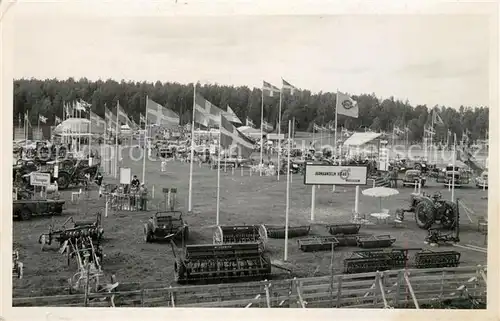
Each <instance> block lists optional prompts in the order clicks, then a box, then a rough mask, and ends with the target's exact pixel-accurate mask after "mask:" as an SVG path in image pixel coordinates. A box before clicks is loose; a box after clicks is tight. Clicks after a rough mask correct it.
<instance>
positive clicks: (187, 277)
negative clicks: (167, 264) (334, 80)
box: [171, 242, 271, 284]
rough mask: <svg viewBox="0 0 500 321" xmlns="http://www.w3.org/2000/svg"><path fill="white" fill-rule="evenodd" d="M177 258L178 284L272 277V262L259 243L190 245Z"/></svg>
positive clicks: (175, 254)
mask: <svg viewBox="0 0 500 321" xmlns="http://www.w3.org/2000/svg"><path fill="white" fill-rule="evenodd" d="M171 244H172V251H173V253H174V256H175V264H174V271H175V280H176V282H177V283H179V284H193V283H213V282H215V283H225V282H238V281H258V280H264V279H268V278H269V277H270V276H271V260H270V258H269V256H267V255H266V254H265V253H264V252H263V251H262V250H261V249H260V244H259V243H257V242H252V243H233V244H202V245H187V246H186V247H185V248H184V250H183V251H182V252H183V253H176V252H177V251H176V248H175V244H174V243H173V242H171Z"/></svg>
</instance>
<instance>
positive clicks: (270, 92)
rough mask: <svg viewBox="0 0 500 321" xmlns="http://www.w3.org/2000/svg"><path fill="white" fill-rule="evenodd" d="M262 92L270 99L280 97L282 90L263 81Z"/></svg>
mask: <svg viewBox="0 0 500 321" xmlns="http://www.w3.org/2000/svg"><path fill="white" fill-rule="evenodd" d="M262 92H263V94H264V95H266V96H269V97H278V96H279V94H280V89H279V88H278V87H276V86H273V85H271V84H270V83H268V82H266V81H263V82H262Z"/></svg>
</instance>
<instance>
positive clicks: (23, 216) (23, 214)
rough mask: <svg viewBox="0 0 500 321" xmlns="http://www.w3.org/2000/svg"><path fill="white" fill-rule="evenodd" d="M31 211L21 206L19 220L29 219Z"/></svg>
mask: <svg viewBox="0 0 500 321" xmlns="http://www.w3.org/2000/svg"><path fill="white" fill-rule="evenodd" d="M31 215H32V213H31V211H30V209H29V208H23V209H22V210H21V211H20V213H19V218H20V219H21V221H29V220H30V219H31Z"/></svg>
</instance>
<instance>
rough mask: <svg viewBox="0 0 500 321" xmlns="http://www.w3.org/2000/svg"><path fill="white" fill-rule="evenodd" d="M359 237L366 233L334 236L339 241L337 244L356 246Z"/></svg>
mask: <svg viewBox="0 0 500 321" xmlns="http://www.w3.org/2000/svg"><path fill="white" fill-rule="evenodd" d="M359 237H366V235H360V234H348V235H344V234H337V235H335V238H336V239H337V241H338V242H339V244H338V246H358V238H359Z"/></svg>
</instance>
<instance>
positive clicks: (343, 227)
mask: <svg viewBox="0 0 500 321" xmlns="http://www.w3.org/2000/svg"><path fill="white" fill-rule="evenodd" d="M360 228H361V224H333V225H329V226H328V232H330V234H331V235H338V234H344V235H351V234H358V233H359V229H360Z"/></svg>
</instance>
